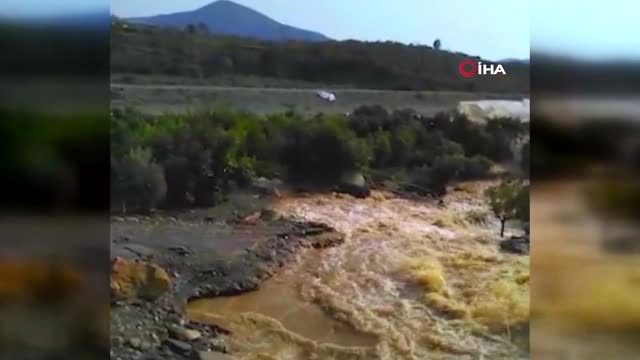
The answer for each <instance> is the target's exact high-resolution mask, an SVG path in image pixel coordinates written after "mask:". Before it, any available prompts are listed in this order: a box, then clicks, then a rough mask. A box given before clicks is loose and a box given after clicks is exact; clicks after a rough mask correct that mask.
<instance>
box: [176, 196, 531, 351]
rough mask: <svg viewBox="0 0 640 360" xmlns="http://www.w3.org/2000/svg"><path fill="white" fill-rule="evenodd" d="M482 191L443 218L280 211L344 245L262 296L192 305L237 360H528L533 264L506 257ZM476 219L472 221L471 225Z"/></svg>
mask: <svg viewBox="0 0 640 360" xmlns="http://www.w3.org/2000/svg"><path fill="white" fill-rule="evenodd" d="M479 191H480V190H478V191H477V192H474V190H468V191H457V192H454V193H453V194H451V195H449V196H448V198H447V206H446V207H438V206H437V205H434V204H432V203H429V202H423V201H415V200H408V199H400V198H397V197H394V196H391V195H390V194H381V193H375V194H374V196H373V197H372V198H370V199H365V200H356V199H353V198H350V197H342V196H334V195H313V196H308V197H294V198H285V199H282V200H281V201H280V202H279V203H278V204H275V205H274V208H275V209H276V210H277V211H278V212H280V213H282V214H284V215H287V216H292V217H296V218H300V219H305V220H313V221H320V222H324V223H327V224H329V225H331V226H333V227H335V228H336V229H338V230H340V231H342V232H344V233H345V234H346V241H345V243H344V244H342V245H340V246H338V247H334V248H329V249H324V250H308V251H306V252H303V253H301V254H300V255H299V256H298V258H297V259H296V261H294V262H292V263H291V264H289V265H288V266H286V267H285V268H284V269H283V270H282V271H281V272H280V273H279V274H278V275H276V276H275V277H274V278H272V279H270V280H268V281H266V282H265V283H263V285H262V286H261V288H260V290H258V291H255V292H251V293H247V294H243V295H239V296H235V297H222V298H215V299H203V300H198V301H195V302H192V303H190V305H189V309H188V311H189V315H190V317H191V318H192V319H194V320H199V321H204V322H209V323H215V324H217V325H220V326H222V327H224V328H226V329H228V330H230V331H231V335H230V336H228V337H227V339H226V340H227V342H228V344H229V346H230V348H231V350H232V353H233V356H234V357H235V358H237V359H242V360H252V359H274V360H275V359H277V360H308V359H328V360H331V359H334V360H343V359H359V360H365V359H366V360H373V359H384V360H387V359H388V360H397V359H410V360H414V359H415V360H418V359H519V358H526V351H525V350H523V348H521V347H518V346H517V345H516V341H514V337H515V336H516V335H517V334H516V333H515V331H511V329H515V328H517V327H522V326H523V325H526V324H528V321H529V318H528V314H529V303H528V300H529V285H528V267H529V258H528V256H515V255H507V254H502V253H500V252H499V251H498V246H497V242H496V238H497V236H495V234H493V229H492V228H491V227H490V226H489V225H487V224H482V223H477V222H474V221H471V220H470V219H477V218H478V217H479V216H478V214H481V213H483V212H485V211H486V209H484V205H483V203H482V201H481V200H480V199H481V197H480V195H478V194H480V192H479ZM472 215H473V216H472Z"/></svg>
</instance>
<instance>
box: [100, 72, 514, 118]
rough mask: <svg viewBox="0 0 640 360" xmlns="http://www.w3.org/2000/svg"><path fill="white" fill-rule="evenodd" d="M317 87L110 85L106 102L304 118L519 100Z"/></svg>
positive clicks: (431, 111)
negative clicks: (331, 97) (325, 94)
mask: <svg viewBox="0 0 640 360" xmlns="http://www.w3.org/2000/svg"><path fill="white" fill-rule="evenodd" d="M113 80H118V79H117V78H114V79H113ZM316 89H317V88H311V87H310V86H309V87H307V86H305V87H295V88H294V87H291V88H255V87H237V86H219V85H201V84H189V83H187V84H185V83H181V85H174V84H167V83H166V82H165V84H157V83H156V84H153V83H135V84H123V83H115V82H114V83H112V84H111V100H112V101H111V102H112V106H113V107H115V108H122V107H133V108H136V109H139V110H142V111H144V112H149V113H163V112H186V111H198V110H202V109H207V108H211V107H219V106H223V107H229V108H232V109H238V110H247V111H251V112H259V113H274V112H282V111H287V110H295V111H297V112H301V113H305V114H315V113H318V112H324V113H346V112H351V111H353V110H354V109H356V108H357V107H359V106H362V105H381V106H384V107H386V108H388V109H390V110H394V109H401V108H412V109H415V110H416V111H418V112H420V113H422V114H425V115H430V114H435V113H437V112H440V111H447V110H450V109H453V108H455V107H456V106H457V105H458V103H459V102H460V101H473V100H487V99H517V100H520V99H521V98H522V96H518V95H515V94H514V95H505V94H486V93H466V92H453V91H428V92H427V91H424V92H416V91H390V90H365V89H345V88H343V89H336V88H324V89H325V90H329V91H333V92H334V93H335V94H336V97H337V100H336V101H335V102H333V103H329V102H326V101H324V100H322V99H320V98H319V97H318V96H316V94H315V91H316Z"/></svg>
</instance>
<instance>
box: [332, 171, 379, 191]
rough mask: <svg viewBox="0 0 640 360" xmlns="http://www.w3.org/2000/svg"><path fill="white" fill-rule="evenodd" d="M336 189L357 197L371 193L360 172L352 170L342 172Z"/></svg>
mask: <svg viewBox="0 0 640 360" xmlns="http://www.w3.org/2000/svg"><path fill="white" fill-rule="evenodd" d="M337 190H338V191H339V192H343V193H346V194H349V195H352V196H355V197H357V198H366V197H368V196H369V195H371V189H369V186H368V185H367V182H366V180H365V179H364V176H363V175H362V173H360V172H357V171H354V172H348V173H345V174H343V175H342V176H341V177H340V183H339V184H338V188H337Z"/></svg>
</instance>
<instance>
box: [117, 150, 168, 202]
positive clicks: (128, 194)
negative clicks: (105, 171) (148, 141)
mask: <svg viewBox="0 0 640 360" xmlns="http://www.w3.org/2000/svg"><path fill="white" fill-rule="evenodd" d="M111 191H112V194H113V196H114V197H115V198H116V199H118V200H119V201H118V204H112V205H115V206H119V207H120V208H121V209H122V211H123V213H124V212H126V211H129V210H133V211H149V210H151V209H154V208H155V207H156V206H157V205H158V204H159V203H160V201H162V200H163V199H164V196H165V194H166V192H167V184H166V182H165V179H164V174H163V171H162V167H160V166H159V165H158V164H157V163H156V162H155V161H153V158H152V155H151V150H150V149H148V148H135V149H132V150H131V151H130V152H129V154H128V155H127V156H126V157H125V158H124V159H122V160H121V161H119V162H118V161H115V162H113V163H112V190H111Z"/></svg>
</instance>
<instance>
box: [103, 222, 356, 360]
mask: <svg viewBox="0 0 640 360" xmlns="http://www.w3.org/2000/svg"><path fill="white" fill-rule="evenodd" d="M195 214H196V215H194V212H190V213H188V214H183V215H174V216H168V215H156V216H153V217H126V218H125V217H114V218H113V220H112V245H111V254H112V299H113V301H112V302H113V303H112V311H111V356H112V357H111V358H112V359H143V358H144V359H147V358H171V359H193V358H194V356H195V357H196V358H203V359H206V358H208V357H207V356H212V354H213V353H214V352H215V353H218V355H219V353H224V352H226V347H225V345H224V343H223V341H221V340H220V339H217V335H218V334H220V333H222V332H225V330H224V329H220V328H218V327H215V326H206V325H201V324H195V323H189V322H188V321H185V318H184V311H185V305H186V302H187V301H188V300H191V299H197V298H201V297H216V296H231V295H237V294H241V293H244V292H248V291H253V290H256V289H258V287H259V285H260V283H261V282H262V281H264V280H266V279H268V278H270V277H271V276H272V275H273V274H275V273H276V272H277V271H278V269H279V268H281V267H282V266H284V265H285V264H286V263H287V262H288V261H289V260H291V259H292V258H293V257H294V256H295V255H296V253H297V251H298V250H299V249H301V248H309V247H313V248H324V247H330V246H334V245H337V244H339V243H341V242H343V241H344V236H343V235H342V234H341V233H339V232H337V231H335V230H334V229H332V228H330V227H328V226H326V225H323V224H320V223H313V222H295V221H291V220H288V219H281V218H277V217H276V216H275V214H274V213H272V212H270V211H262V212H260V213H253V214H250V215H248V216H233V217H229V218H217V219H214V218H212V217H210V216H203V217H199V216H198V215H197V212H195ZM156 265H157V266H158V267H159V268H160V269H163V270H164V271H162V270H158V269H157V268H156ZM116 266H118V270H119V273H118V276H119V278H117V276H116V275H115V274H116V271H115V270H114V269H115V267H116ZM138 268H139V269H140V270H137V269H138ZM123 269H124V270H123ZM145 269H152V270H149V271H151V272H149V271H147V270H145ZM165 274H166V276H168V278H169V281H170V286H169V287H168V290H167V291H164V292H163V291H162V289H163V286H164V285H163V284H164V276H165ZM132 288H137V289H142V290H145V291H138V292H136V291H133V292H131V291H130V292H129V293H126V292H123V290H124V289H132ZM148 288H152V289H153V291H152V292H149V291H146V290H147V289H148ZM158 289H160V291H159V292H160V293H159V294H157V295H156V293H158ZM128 294H134V295H133V296H127V295H128ZM136 294H147V295H149V294H151V296H150V297H149V296H142V297H144V298H145V299H140V297H141V296H136ZM116 295H117V296H116Z"/></svg>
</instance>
